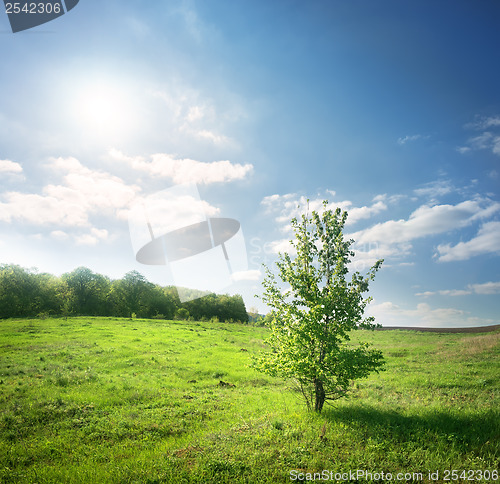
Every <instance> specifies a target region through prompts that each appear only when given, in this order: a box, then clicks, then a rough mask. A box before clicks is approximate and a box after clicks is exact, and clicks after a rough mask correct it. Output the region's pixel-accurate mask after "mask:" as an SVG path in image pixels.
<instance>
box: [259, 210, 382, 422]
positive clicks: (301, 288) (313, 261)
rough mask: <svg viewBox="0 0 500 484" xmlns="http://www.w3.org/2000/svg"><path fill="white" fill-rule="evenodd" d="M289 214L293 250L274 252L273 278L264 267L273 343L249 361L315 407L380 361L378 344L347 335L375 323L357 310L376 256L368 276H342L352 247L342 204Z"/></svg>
mask: <svg viewBox="0 0 500 484" xmlns="http://www.w3.org/2000/svg"><path fill="white" fill-rule="evenodd" d="M323 205H324V210H323V213H322V214H320V213H318V212H316V211H313V212H312V214H311V216H310V217H309V215H302V217H301V218H300V220H298V219H297V218H294V219H293V220H292V221H291V225H292V227H293V230H294V232H295V240H293V241H291V244H292V246H293V248H294V249H295V251H296V257H294V258H292V257H291V256H290V254H288V253H284V254H279V259H278V262H277V268H278V272H279V277H280V279H281V281H282V282H283V283H285V284H286V285H287V286H289V287H287V288H286V289H285V290H282V288H281V287H280V286H279V284H278V282H277V281H276V277H275V276H274V274H273V273H272V272H271V271H270V270H269V269H268V268H267V267H266V277H265V280H264V283H263V284H264V295H263V297H262V299H263V301H264V302H266V303H267V304H268V305H269V306H270V307H271V308H272V312H271V315H272V318H271V322H270V324H269V326H270V328H271V335H270V337H269V339H268V343H269V345H270V347H271V349H272V351H271V352H269V353H265V354H263V355H261V356H260V357H258V358H257V359H256V360H255V361H254V366H255V367H256V368H257V369H259V370H260V371H263V372H265V373H268V374H270V375H273V376H280V377H284V378H286V379H291V380H292V381H294V382H295V383H296V384H297V386H298V389H300V391H301V393H302V395H303V396H304V398H305V400H306V403H307V406H308V408H310V409H311V408H314V410H315V411H317V412H321V410H322V409H323V405H324V403H325V401H326V400H335V399H338V398H341V397H343V396H344V395H346V393H347V392H348V390H349V386H350V384H351V382H352V381H353V380H355V379H358V378H362V377H365V376H367V375H368V374H369V373H370V372H372V371H376V372H378V371H379V370H380V369H381V367H382V366H383V356H382V353H381V352H380V351H379V350H376V349H373V348H371V347H369V346H368V344H366V343H365V344H359V345H357V346H355V345H352V344H350V343H349V340H350V338H349V332H350V331H351V330H355V329H359V328H367V329H373V328H374V327H375V326H376V325H375V324H374V318H372V317H367V318H363V313H364V309H365V307H366V305H367V304H368V303H369V302H370V300H371V298H366V299H365V298H364V297H363V294H364V293H366V292H367V291H368V284H369V282H370V281H371V280H373V278H374V277H375V273H376V272H377V270H378V269H379V268H380V266H381V264H382V262H383V261H382V260H379V261H377V262H376V264H375V265H374V266H373V267H372V268H371V270H370V271H369V273H368V274H367V276H366V277H363V276H361V275H360V273H359V272H354V273H353V274H352V276H351V280H350V281H348V280H347V275H348V272H349V269H348V264H349V263H350V257H352V256H354V252H352V251H351V250H350V246H351V244H352V243H353V240H344V236H343V233H342V231H343V228H344V224H345V221H346V219H347V212H342V211H341V210H340V209H339V208H337V209H336V210H335V211H332V210H327V205H328V202H327V201H325V202H323Z"/></svg>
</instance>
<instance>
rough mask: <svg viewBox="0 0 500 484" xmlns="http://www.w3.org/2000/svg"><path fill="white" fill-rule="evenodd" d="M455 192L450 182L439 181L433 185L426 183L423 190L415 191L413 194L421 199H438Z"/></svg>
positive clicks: (432, 183)
mask: <svg viewBox="0 0 500 484" xmlns="http://www.w3.org/2000/svg"><path fill="white" fill-rule="evenodd" d="M453 190H454V187H453V185H452V184H451V183H450V181H449V180H438V181H434V182H431V183H426V184H425V185H424V187H423V188H417V189H416V190H413V193H415V195H417V196H419V197H429V198H431V199H434V198H436V197H439V196H442V195H446V194H448V193H450V192H452V191H453Z"/></svg>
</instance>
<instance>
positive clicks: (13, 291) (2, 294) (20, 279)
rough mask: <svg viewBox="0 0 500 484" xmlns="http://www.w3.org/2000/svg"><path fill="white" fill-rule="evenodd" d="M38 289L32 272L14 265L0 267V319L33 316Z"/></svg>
mask: <svg viewBox="0 0 500 484" xmlns="http://www.w3.org/2000/svg"><path fill="white" fill-rule="evenodd" d="M38 287H39V286H38V284H37V280H36V274H35V273H34V272H33V270H30V269H25V268H23V267H20V266H18V265H15V264H2V265H0V318H16V317H21V316H33V315H35V314H36V304H34V301H35V298H36V296H37V292H38V291H37V290H38Z"/></svg>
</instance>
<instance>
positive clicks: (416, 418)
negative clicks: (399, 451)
mask: <svg viewBox="0 0 500 484" xmlns="http://www.w3.org/2000/svg"><path fill="white" fill-rule="evenodd" d="M323 415H324V417H326V419H328V420H330V421H332V422H343V423H344V424H345V425H348V426H349V427H351V428H352V429H353V431H355V432H356V433H357V434H358V435H359V436H360V437H362V438H365V439H367V438H371V439H373V440H375V441H380V440H390V441H393V442H418V443H420V444H421V445H423V446H424V447H429V446H431V445H435V444H439V443H441V444H448V445H449V444H454V445H455V446H457V447H460V448H461V449H462V450H463V451H471V450H479V449H481V450H485V449H484V446H487V447H489V450H490V451H493V452H495V450H494V449H495V446H496V447H498V442H499V439H498V436H499V435H500V410H491V409H488V410H485V411H484V413H475V414H474V413H472V412H470V413H468V412H467V411H464V412H463V414H459V413H458V412H457V411H456V410H455V411H454V412H452V411H450V412H446V411H436V410H429V411H428V412H421V413H419V414H416V415H402V414H400V413H398V412H396V411H387V410H381V409H378V408H375V407H369V406H358V405H354V406H349V407H341V408H325V409H324V411H323ZM497 451H498V449H497Z"/></svg>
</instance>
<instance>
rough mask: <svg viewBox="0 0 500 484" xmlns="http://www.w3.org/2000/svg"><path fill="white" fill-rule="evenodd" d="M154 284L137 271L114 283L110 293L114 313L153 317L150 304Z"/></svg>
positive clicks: (128, 273)
mask: <svg viewBox="0 0 500 484" xmlns="http://www.w3.org/2000/svg"><path fill="white" fill-rule="evenodd" d="M153 290H154V284H152V283H151V282H149V281H148V280H147V279H146V278H145V277H144V276H143V275H142V274H140V273H139V272H137V271H130V272H127V273H126V274H125V276H124V277H123V279H120V280H118V281H114V282H113V285H112V290H111V292H110V300H111V303H112V305H113V306H114V311H115V312H118V314H120V315H122V316H128V317H130V316H131V315H132V313H136V314H137V315H138V316H139V317H141V318H142V317H147V316H151V315H150V314H149V307H148V302H149V299H150V297H151V296H152V293H153Z"/></svg>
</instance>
